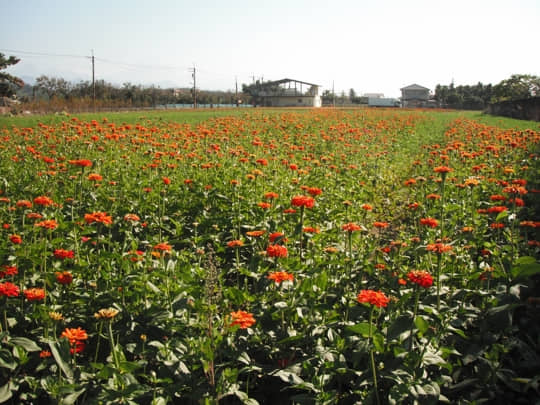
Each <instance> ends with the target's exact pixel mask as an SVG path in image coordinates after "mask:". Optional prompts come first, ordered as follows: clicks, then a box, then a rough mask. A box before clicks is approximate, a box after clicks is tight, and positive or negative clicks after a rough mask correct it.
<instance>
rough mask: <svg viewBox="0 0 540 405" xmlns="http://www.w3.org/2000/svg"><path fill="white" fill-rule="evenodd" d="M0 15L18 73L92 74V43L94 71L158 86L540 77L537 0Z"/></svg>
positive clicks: (4, 44) (11, 5) (36, 7)
mask: <svg viewBox="0 0 540 405" xmlns="http://www.w3.org/2000/svg"><path fill="white" fill-rule="evenodd" d="M0 13H1V15H2V17H3V18H2V24H1V25H0V52H2V53H4V54H7V55H12V54H14V55H17V56H18V57H20V58H21V62H19V63H18V64H17V65H16V66H13V67H11V68H9V72H10V73H12V74H15V75H19V76H28V77H37V76H39V75H41V74H46V75H49V76H55V77H63V78H65V79H67V80H72V81H78V80H90V79H91V63H90V59H89V58H87V57H86V56H90V54H91V52H92V50H93V52H94V55H95V57H96V78H97V79H104V80H106V81H108V82H113V83H115V84H121V83H124V82H131V83H134V84H145V85H149V84H156V85H160V86H162V87H169V86H170V87H172V86H174V87H189V86H191V85H192V81H191V80H192V79H191V73H190V72H189V68H191V67H193V66H195V67H196V69H197V86H198V87H199V88H201V89H220V90H227V89H234V86H235V78H238V82H239V85H240V84H241V83H249V82H251V81H252V80H253V76H255V78H264V80H277V79H281V78H284V77H289V78H294V79H298V80H303V81H307V82H311V83H317V84H320V85H322V86H323V87H324V88H325V89H331V88H332V83H334V86H335V90H336V92H340V91H342V90H344V91H346V92H348V90H349V89H350V88H354V90H355V91H356V92H357V93H358V94H363V93H384V94H385V96H389V97H391V96H399V95H400V91H399V89H400V88H401V87H404V86H407V85H410V84H412V83H418V84H420V85H423V86H426V87H429V88H430V89H432V90H433V89H434V87H435V85H436V84H439V83H440V84H449V83H450V82H451V81H452V79H453V80H454V82H455V84H456V85H459V84H476V83H477V82H479V81H481V82H482V83H493V84H495V83H498V82H500V81H501V80H503V79H506V78H508V77H509V76H510V75H511V74H514V73H526V74H534V75H540V52H538V41H539V39H540V24H539V23H538V21H540V1H538V0H509V1H500V0H491V1H486V0H468V1H463V0H453V1H438V0H430V1H427V0H334V1H329V0H326V1H319V0H288V1H284V0H272V1H264V2H263V1H253V0H251V1H244V0H229V1H227V2H225V1H210V0H196V1H184V0H176V1H174V0H154V1H141V0H129V1H125V0H108V1H103V0H94V1H84V0H80V1H76V0H66V1H63V0H48V1H43V0H24V1H12V0H0ZM13 51H16V52H13ZM23 52H24V53H23ZM38 54H46V55H38ZM54 55H65V56H54ZM68 55H69V56H68Z"/></svg>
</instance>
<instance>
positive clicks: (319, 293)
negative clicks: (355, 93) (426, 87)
mask: <svg viewBox="0 0 540 405" xmlns="http://www.w3.org/2000/svg"><path fill="white" fill-rule="evenodd" d="M0 136H1V139H2V142H1V143H0V224H2V229H1V237H0V302H1V306H0V310H1V313H0V403H7V404H35V403H39V404H49V403H50V404H56V403H58V404H117V403H118V404H121V403H130V404H156V405H157V404H167V403H170V404H217V403H220V404H240V403H244V404H257V403H259V404H356V403H361V404H438V403H451V404H481V403H490V404H510V403H511V404H535V403H540V388H539V383H540V373H539V370H540V286H539V282H540V264H539V262H538V259H539V257H540V254H539V252H540V230H539V224H540V215H539V213H540V203H539V192H540V165H539V156H540V155H539V154H540V146H539V144H540V127H539V124H538V123H534V122H527V121H516V120H509V119H502V118H494V117H488V116H483V115H481V114H479V113H470V112H469V113H461V112H442V111H420V110H419V111H414V110H382V109H381V110H378V109H377V110H371V109H370V110H367V109H361V110H360V109H359V110H335V109H320V110H267V109H259V110H258V109H254V110H251V111H245V110H242V111H237V110H231V111H219V112H214V111H203V112H148V113H147V112H144V113H141V112H138V113H130V114H125V115H122V114H105V115H104V114H96V115H84V116H68V115H63V116H51V117H25V118H17V117H15V118H0Z"/></svg>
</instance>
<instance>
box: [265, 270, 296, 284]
mask: <svg viewBox="0 0 540 405" xmlns="http://www.w3.org/2000/svg"><path fill="white" fill-rule="evenodd" d="M268 279H269V280H274V281H275V282H276V284H280V283H281V282H282V281H294V276H293V275H292V274H291V273H287V272H286V271H276V272H273V273H270V274H269V275H268Z"/></svg>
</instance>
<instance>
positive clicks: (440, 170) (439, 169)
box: [433, 166, 452, 174]
mask: <svg viewBox="0 0 540 405" xmlns="http://www.w3.org/2000/svg"><path fill="white" fill-rule="evenodd" d="M433 171H434V172H435V173H443V174H446V173H450V172H451V171H452V169H450V168H449V167H447V166H439V167H436V168H434V169H433Z"/></svg>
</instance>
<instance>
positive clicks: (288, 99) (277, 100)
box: [257, 79, 322, 107]
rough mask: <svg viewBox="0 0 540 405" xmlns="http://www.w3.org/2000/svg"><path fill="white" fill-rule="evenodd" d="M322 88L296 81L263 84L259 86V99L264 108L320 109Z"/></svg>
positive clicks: (284, 80)
mask: <svg viewBox="0 0 540 405" xmlns="http://www.w3.org/2000/svg"><path fill="white" fill-rule="evenodd" d="M320 88H321V86H320V85H318V84H313V83H307V82H302V81H300V80H294V79H281V80H276V81H272V82H263V83H261V84H260V85H259V86H258V90H257V99H258V100H259V103H260V104H261V105H262V106H263V107H320V106H321V105H322V101H321V95H320V94H319V91H320Z"/></svg>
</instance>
